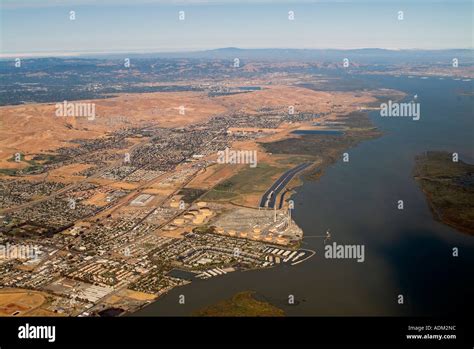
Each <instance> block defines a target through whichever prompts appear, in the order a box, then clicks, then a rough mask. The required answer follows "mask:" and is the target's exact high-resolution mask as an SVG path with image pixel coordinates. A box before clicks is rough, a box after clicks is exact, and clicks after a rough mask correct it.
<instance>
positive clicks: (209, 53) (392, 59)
mask: <svg viewBox="0 0 474 349" xmlns="http://www.w3.org/2000/svg"><path fill="white" fill-rule="evenodd" d="M473 53H474V50H472V49H449V50H387V49H380V48H363V49H351V50H339V49H276V48H268V49H241V48H236V47H227V48H219V49H215V50H205V51H193V52H161V53H160V52H157V53H120V54H100V55H93V54H88V55H81V56H83V57H86V56H87V57H96V58H105V57H124V55H126V56H127V57H137V58H138V57H142V58H154V57H156V58H187V59H193V58H194V59H234V58H239V59H241V60H242V59H243V60H245V59H251V60H271V61H315V60H317V61H339V60H342V59H344V58H348V59H350V60H357V61H358V62H360V63H382V64H387V63H403V62H410V63H437V62H446V61H451V60H452V59H453V58H457V59H458V60H459V61H460V62H461V61H462V62H469V63H474V54H473Z"/></svg>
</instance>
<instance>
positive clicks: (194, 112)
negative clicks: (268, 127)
mask: <svg viewBox="0 0 474 349" xmlns="http://www.w3.org/2000/svg"><path fill="white" fill-rule="evenodd" d="M372 101H373V98H372V97H371V96H370V94H369V93H366V94H360V96H358V97H356V96H354V95H353V94H352V93H346V92H321V91H313V90H310V89H306V88H300V87H294V86H268V87H265V88H264V89H263V90H259V91H253V92H251V93H242V94H236V95H230V96H220V97H213V98H210V97H208V96H207V95H206V94H205V93H201V92H165V93H160V92H158V93H144V94H124V95H121V96H118V97H115V98H110V99H97V100H84V101H80V102H81V103H88V102H89V103H95V104H96V118H95V120H92V121H90V120H87V118H85V117H83V118H79V117H76V118H75V117H60V116H56V115H55V111H56V109H55V104H53V103H45V104H28V105H20V106H6V107H0V112H1V113H2V120H1V121H0V126H1V127H0V167H1V168H21V167H25V166H26V164H24V163H15V162H11V161H6V160H7V159H10V158H11V157H12V156H13V154H15V153H16V152H21V153H22V154H25V155H26V156H31V155H32V154H38V153H45V152H54V150H55V149H57V148H59V147H64V146H71V143H70V141H71V140H75V139H93V138H99V137H103V136H105V135H106V134H107V133H108V132H111V131H114V130H118V129H120V128H123V127H128V126H132V125H133V126H139V125H148V124H153V125H158V126H162V127H181V126H184V125H188V124H192V123H196V122H200V121H205V120H208V119H209V118H210V117H212V116H214V115H217V114H220V113H224V112H237V111H240V112H244V113H247V114H256V113H257V112H258V111H259V110H260V109H261V108H262V107H266V108H270V109H273V110H275V111H285V110H287V109H288V106H290V105H292V106H294V107H295V112H314V111H318V112H328V111H330V110H331V108H332V107H334V106H335V105H341V106H344V107H343V109H352V108H354V106H355V105H356V104H357V105H359V104H360V103H369V102H372ZM180 106H184V108H185V115H180V113H179V107H180ZM117 116H120V117H117Z"/></svg>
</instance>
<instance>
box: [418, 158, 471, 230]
mask: <svg viewBox="0 0 474 349" xmlns="http://www.w3.org/2000/svg"><path fill="white" fill-rule="evenodd" d="M414 176H415V178H416V180H417V181H418V183H419V184H420V185H421V188H422V190H423V192H424V193H425V195H426V197H427V200H428V202H429V205H430V208H431V211H432V212H433V215H434V216H435V218H436V219H437V220H439V221H441V222H443V223H445V224H447V225H450V226H452V227H454V228H456V229H457V230H459V231H461V232H464V233H467V234H470V235H474V165H470V164H466V163H464V162H462V161H460V160H459V161H458V162H453V161H452V154H450V153H446V152H427V153H425V154H423V155H421V156H418V157H417V158H416V167H415V170H414Z"/></svg>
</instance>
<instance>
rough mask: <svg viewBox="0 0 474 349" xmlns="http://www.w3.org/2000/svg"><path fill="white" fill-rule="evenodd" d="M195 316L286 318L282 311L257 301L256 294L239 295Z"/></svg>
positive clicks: (248, 292)
mask: <svg viewBox="0 0 474 349" xmlns="http://www.w3.org/2000/svg"><path fill="white" fill-rule="evenodd" d="M193 315H195V316H284V315H285V313H284V311H283V310H282V309H280V308H277V307H275V306H274V305H272V304H270V303H268V302H264V301H260V300H257V299H255V294H254V292H250V291H246V292H240V293H237V294H236V295H235V296H233V297H232V298H231V299H227V300H224V301H222V302H219V303H217V304H215V305H211V306H209V307H207V308H204V309H201V310H199V311H197V312H195V313H194V314H193Z"/></svg>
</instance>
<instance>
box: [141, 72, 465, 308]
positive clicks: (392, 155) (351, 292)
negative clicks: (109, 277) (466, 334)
mask: <svg viewBox="0 0 474 349" xmlns="http://www.w3.org/2000/svg"><path fill="white" fill-rule="evenodd" d="M356 78H357V79H364V80H365V81H366V82H367V86H370V87H377V86H378V87H386V88H393V89H397V90H400V91H404V92H406V93H407V94H408V97H407V101H410V100H411V99H412V98H413V96H414V95H417V99H416V101H417V102H419V103H420V107H421V117H420V120H418V121H414V120H412V119H410V118H382V117H380V115H379V112H378V111H374V112H371V113H370V117H371V119H372V121H373V122H374V123H375V124H376V126H377V127H378V128H379V129H381V130H382V131H383V132H384V134H383V136H382V137H380V138H378V139H374V140H369V141H365V142H362V143H361V144H359V145H358V146H356V147H355V148H353V149H350V150H348V152H349V154H350V161H349V162H348V163H344V162H342V161H339V162H337V163H336V164H334V165H332V166H331V167H329V168H328V169H327V170H326V171H325V173H324V175H323V176H322V177H321V178H320V179H319V180H318V181H315V182H313V181H304V183H303V185H302V186H301V187H299V188H298V190H297V193H296V194H295V195H294V196H293V199H294V200H295V210H294V214H293V217H294V219H295V221H296V222H297V223H298V225H299V226H300V227H301V228H302V229H303V231H304V234H305V239H304V241H303V245H302V247H304V248H310V249H313V250H315V251H316V252H317V253H316V255H315V256H314V257H313V258H311V259H310V260H308V261H306V262H305V263H301V264H299V265H297V266H281V267H277V268H273V269H268V270H256V271H246V272H235V273H230V274H227V275H224V276H221V277H216V278H212V279H209V280H205V281H196V282H193V283H191V284H189V285H187V286H184V287H181V288H176V289H174V290H172V291H171V292H170V293H168V294H167V295H165V296H163V297H162V298H161V299H159V300H158V301H157V302H155V303H153V304H151V305H149V306H147V307H145V308H143V309H141V310H140V311H138V312H137V313H135V314H134V315H140V316H150V315H152V316H161V315H164V316H169V315H190V314H191V313H192V312H193V311H195V310H198V309H201V308H202V307H205V306H207V305H211V304H215V303H217V302H218V301H220V300H222V299H226V298H229V297H231V296H232V295H233V294H235V293H237V292H240V291H245V290H254V291H256V292H257V293H258V294H259V295H260V296H261V297H264V298H265V299H267V300H268V301H270V302H271V303H273V304H275V305H276V306H278V307H281V308H282V309H283V310H284V311H285V312H286V314H287V315H290V316H291V315H303V316H332V315H387V316H391V315H418V316H420V315H456V314H459V313H461V312H467V311H470V310H472V309H474V307H473V305H474V277H473V267H474V237H470V236H468V235H465V234H462V233H459V232H457V231H456V230H454V229H453V228H450V227H448V226H446V225H444V224H442V223H439V222H436V221H435V220H434V219H433V216H432V214H431V212H430V210H429V207H428V204H427V201H426V199H425V197H424V195H423V193H422V192H421V190H420V187H419V186H418V185H417V183H416V182H415V180H414V179H413V175H412V171H413V167H414V159H415V156H416V155H418V154H419V153H421V152H424V151H427V150H447V151H450V152H458V153H459V154H460V157H461V159H463V160H465V161H467V162H470V163H474V161H473V160H474V143H473V142H474V141H473V139H474V111H473V106H474V99H473V96H470V95H466V94H463V93H462V92H463V91H464V92H469V91H472V87H473V86H472V81H471V82H468V81H455V80H453V79H448V78H446V79H444V80H439V79H438V78H429V79H420V78H416V77H414V78H408V77H398V78H397V77H389V76H377V77H369V76H365V77H364V76H359V77H356ZM398 200H403V201H404V210H398V209H397V201H398ZM328 229H330V231H331V234H332V239H333V240H332V241H336V242H337V243H339V244H362V245H364V246H365V261H364V262H363V263H358V262H357V261H356V260H353V259H352V260H349V259H325V258H324V243H323V240H322V239H321V238H318V237H316V236H318V235H322V234H325V232H326V231H327V230H328ZM453 247H457V248H458V249H459V256H458V257H453V256H452V249H453ZM181 294H182V295H185V304H184V305H183V304H179V303H178V296H179V295H181ZM289 295H294V297H295V299H296V304H294V305H288V296H289ZM398 295H403V297H404V304H398V302H397V300H398Z"/></svg>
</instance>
